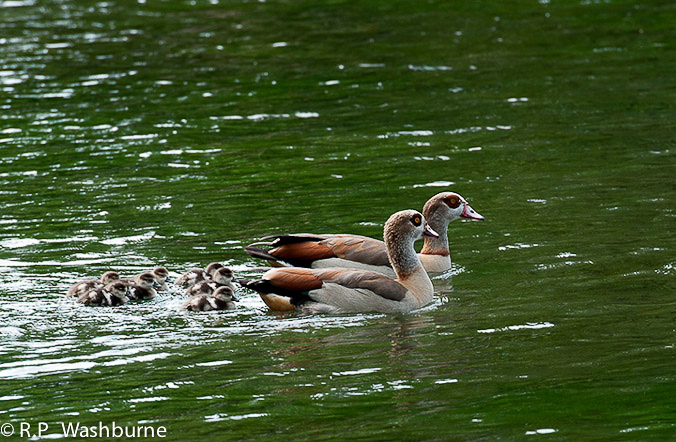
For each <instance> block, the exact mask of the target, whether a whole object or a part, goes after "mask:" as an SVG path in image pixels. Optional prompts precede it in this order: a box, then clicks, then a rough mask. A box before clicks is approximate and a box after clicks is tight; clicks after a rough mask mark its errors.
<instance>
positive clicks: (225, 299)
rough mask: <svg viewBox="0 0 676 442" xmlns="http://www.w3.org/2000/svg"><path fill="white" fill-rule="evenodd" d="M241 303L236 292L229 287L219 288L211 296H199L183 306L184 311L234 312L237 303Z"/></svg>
mask: <svg viewBox="0 0 676 442" xmlns="http://www.w3.org/2000/svg"><path fill="white" fill-rule="evenodd" d="M234 301H239V299H237V297H236V296H235V292H234V291H233V290H232V289H231V288H230V287H227V286H223V287H219V288H217V289H216V291H215V292H214V293H212V294H210V295H207V294H198V295H195V296H193V297H192V298H190V299H188V300H187V301H186V302H185V304H183V310H189V311H193V312H207V311H210V310H234V309H235V302H234Z"/></svg>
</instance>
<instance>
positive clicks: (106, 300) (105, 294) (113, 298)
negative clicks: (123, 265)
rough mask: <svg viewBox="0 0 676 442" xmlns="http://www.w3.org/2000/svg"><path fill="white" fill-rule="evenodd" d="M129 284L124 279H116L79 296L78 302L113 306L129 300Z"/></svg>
mask: <svg viewBox="0 0 676 442" xmlns="http://www.w3.org/2000/svg"><path fill="white" fill-rule="evenodd" d="M128 293H129V291H128V287H127V285H126V284H125V283H124V282H122V281H114V282H111V283H109V284H107V285H105V286H102V287H99V288H97V289H96V290H91V291H90V292H89V293H84V294H83V295H81V296H80V297H78V298H77V302H79V303H80V304H84V305H89V306H99V307H113V306H117V305H123V304H126V303H127V302H128V301H129V298H128V297H127V294H128Z"/></svg>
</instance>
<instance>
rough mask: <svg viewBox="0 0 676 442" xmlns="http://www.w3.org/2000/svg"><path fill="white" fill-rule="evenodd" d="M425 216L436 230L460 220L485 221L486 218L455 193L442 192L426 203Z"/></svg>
mask: <svg viewBox="0 0 676 442" xmlns="http://www.w3.org/2000/svg"><path fill="white" fill-rule="evenodd" d="M423 214H424V215H425V217H426V218H427V220H428V222H429V223H430V224H432V225H433V226H434V227H435V228H436V229H439V230H442V223H445V226H443V229H445V228H446V227H447V226H448V223H449V222H451V221H455V220H456V219H459V218H468V219H471V220H478V221H483V220H484V217H483V216H482V215H481V214H479V213H478V212H477V211H476V210H474V209H473V208H472V206H470V205H469V203H468V202H467V200H466V199H465V198H463V197H462V196H460V195H459V194H457V193H455V192H441V193H438V194H436V195H434V196H433V197H432V198H430V199H429V201H427V203H425V207H423Z"/></svg>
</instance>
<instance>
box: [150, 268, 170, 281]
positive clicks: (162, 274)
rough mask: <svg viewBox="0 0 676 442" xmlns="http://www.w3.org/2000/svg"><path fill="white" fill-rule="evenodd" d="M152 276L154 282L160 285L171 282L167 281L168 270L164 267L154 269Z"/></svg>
mask: <svg viewBox="0 0 676 442" xmlns="http://www.w3.org/2000/svg"><path fill="white" fill-rule="evenodd" d="M153 274H154V275H155V280H156V281H157V282H158V283H159V284H162V283H163V282H165V281H166V282H171V281H170V280H169V270H167V268H166V267H155V269H154V270H153Z"/></svg>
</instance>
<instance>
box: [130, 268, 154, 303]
mask: <svg viewBox="0 0 676 442" xmlns="http://www.w3.org/2000/svg"><path fill="white" fill-rule="evenodd" d="M157 287H159V284H158V283H157V281H155V275H154V274H152V273H150V272H146V273H141V274H140V275H137V276H135V277H134V279H133V280H132V281H131V284H130V286H129V299H153V298H154V297H155V296H157V292H156V291H155V288H157Z"/></svg>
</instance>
